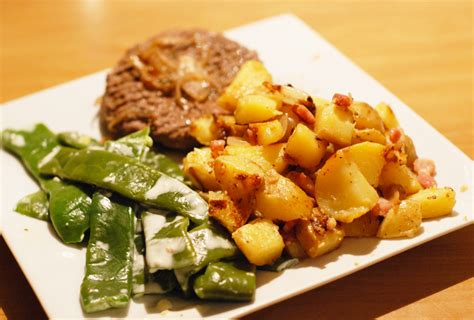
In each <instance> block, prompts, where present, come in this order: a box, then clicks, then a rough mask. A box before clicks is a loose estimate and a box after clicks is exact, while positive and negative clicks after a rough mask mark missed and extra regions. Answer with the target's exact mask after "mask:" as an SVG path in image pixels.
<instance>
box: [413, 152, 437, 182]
mask: <svg viewBox="0 0 474 320" xmlns="http://www.w3.org/2000/svg"><path fill="white" fill-rule="evenodd" d="M413 170H414V171H415V172H416V174H417V176H418V182H420V184H421V185H422V186H423V188H425V189H426V188H431V187H434V186H436V181H435V179H434V178H433V177H434V176H435V175H436V167H435V164H434V161H433V160H430V159H420V158H418V159H416V160H415V162H413Z"/></svg>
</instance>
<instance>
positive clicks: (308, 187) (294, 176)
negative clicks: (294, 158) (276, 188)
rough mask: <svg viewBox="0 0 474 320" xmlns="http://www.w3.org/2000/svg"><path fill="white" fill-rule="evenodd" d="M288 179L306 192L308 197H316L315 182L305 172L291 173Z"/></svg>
mask: <svg viewBox="0 0 474 320" xmlns="http://www.w3.org/2000/svg"><path fill="white" fill-rule="evenodd" d="M286 177H287V178H288V179H290V180H291V181H293V182H294V183H295V184H296V185H297V186H298V187H300V188H301V189H302V190H303V191H304V192H306V194H307V195H309V196H311V197H314V181H313V180H312V179H311V178H310V177H308V176H307V175H306V174H305V173H304V172H297V171H291V172H290V173H288V174H287V175H286Z"/></svg>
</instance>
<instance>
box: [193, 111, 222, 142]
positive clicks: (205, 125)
mask: <svg viewBox="0 0 474 320" xmlns="http://www.w3.org/2000/svg"><path fill="white" fill-rule="evenodd" d="M189 134H190V135H191V136H193V137H194V138H196V140H197V141H198V142H199V143H201V144H203V145H206V146H208V145H209V144H210V143H211V141H212V140H216V139H217V138H218V130H217V126H216V123H215V121H214V117H213V116H212V115H206V116H202V117H200V118H197V119H196V120H194V121H193V122H192V123H191V126H190V127H189Z"/></svg>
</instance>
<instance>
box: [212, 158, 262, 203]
mask: <svg viewBox="0 0 474 320" xmlns="http://www.w3.org/2000/svg"><path fill="white" fill-rule="evenodd" d="M214 174H215V176H216V179H217V182H218V183H219V184H220V186H221V187H222V189H223V190H224V191H227V192H228V194H229V196H230V198H231V199H232V200H234V201H235V202H236V203H239V202H240V201H241V200H242V199H243V198H246V197H248V196H252V197H253V195H254V194H255V192H256V191H257V190H258V189H259V188H260V187H261V186H262V184H263V176H264V172H263V170H262V168H261V167H260V166H258V165H257V164H256V163H255V162H253V161H250V160H248V159H246V158H241V157H237V156H228V155H222V156H219V157H217V158H216V159H215V160H214Z"/></svg>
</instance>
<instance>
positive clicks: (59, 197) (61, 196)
mask: <svg viewBox="0 0 474 320" xmlns="http://www.w3.org/2000/svg"><path fill="white" fill-rule="evenodd" d="M2 141H3V145H4V147H5V148H6V149H7V150H9V151H10V152H12V153H14V154H16V155H17V156H19V157H20V158H21V160H22V161H23V163H24V165H25V167H26V168H27V169H28V171H29V172H30V173H31V174H32V175H33V177H35V178H36V180H37V181H38V182H39V183H40V185H41V188H42V189H43V190H44V191H46V192H47V193H48V195H49V218H50V219H51V222H52V223H53V226H54V229H55V230H56V232H57V234H58V236H59V237H60V238H61V239H62V240H63V241H64V242H65V243H77V242H81V241H82V239H83V238H84V232H85V231H86V230H87V229H88V228H89V213H88V208H89V205H90V202H91V199H90V197H89V196H88V195H87V193H86V192H85V191H84V190H83V189H81V188H79V187H77V186H74V185H72V184H69V183H66V182H64V181H61V180H59V179H57V178H54V179H51V178H47V177H44V176H42V175H41V174H40V173H39V169H38V167H39V166H40V164H41V163H42V161H47V160H48V159H47V157H50V156H52V155H53V154H54V153H55V152H58V151H59V150H60V147H59V144H58V139H57V137H56V135H54V133H52V132H51V131H50V130H49V129H48V128H47V127H46V126H45V125H43V124H37V125H35V127H34V128H33V129H32V130H31V131H26V130H11V129H7V130H5V131H3V133H2Z"/></svg>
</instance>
